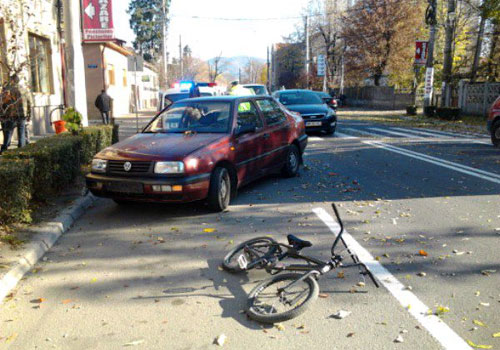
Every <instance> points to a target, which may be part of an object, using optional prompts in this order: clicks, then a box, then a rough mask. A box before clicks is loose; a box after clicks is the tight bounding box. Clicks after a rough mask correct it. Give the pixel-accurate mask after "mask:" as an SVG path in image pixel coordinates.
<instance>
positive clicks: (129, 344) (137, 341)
mask: <svg viewBox="0 0 500 350" xmlns="http://www.w3.org/2000/svg"><path fill="white" fill-rule="evenodd" d="M142 343H144V339H138V340H133V341H131V342H128V343H125V344H123V346H136V345H140V344H142Z"/></svg>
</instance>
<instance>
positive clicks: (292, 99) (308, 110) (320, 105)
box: [273, 89, 337, 135]
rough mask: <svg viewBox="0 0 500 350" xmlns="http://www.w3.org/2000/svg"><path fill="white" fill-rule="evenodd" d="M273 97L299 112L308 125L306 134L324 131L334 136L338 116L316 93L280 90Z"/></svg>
mask: <svg viewBox="0 0 500 350" xmlns="http://www.w3.org/2000/svg"><path fill="white" fill-rule="evenodd" d="M273 96H274V97H275V98H277V99H278V100H279V101H280V102H281V103H282V104H283V105H284V106H285V107H286V108H288V109H289V110H291V111H293V112H298V113H300V115H301V116H302V118H303V119H304V122H305V124H306V132H309V131H311V132H312V131H324V132H326V134H327V135H332V134H333V133H334V132H335V129H336V127H337V115H336V114H335V111H334V110H333V109H331V108H330V107H329V106H328V105H327V104H326V103H325V102H324V101H323V100H322V99H321V98H320V97H319V96H318V95H317V94H316V93H315V92H313V91H310V90H300V89H294V90H280V91H275V92H274V93H273Z"/></svg>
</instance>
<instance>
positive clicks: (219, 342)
mask: <svg viewBox="0 0 500 350" xmlns="http://www.w3.org/2000/svg"><path fill="white" fill-rule="evenodd" d="M226 339H227V337H226V335H225V334H224V333H222V334H221V335H219V336H218V337H216V338H215V339H214V344H216V345H218V346H224V343H225V342H226Z"/></svg>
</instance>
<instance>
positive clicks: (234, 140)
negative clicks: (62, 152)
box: [86, 96, 307, 211]
mask: <svg viewBox="0 0 500 350" xmlns="http://www.w3.org/2000/svg"><path fill="white" fill-rule="evenodd" d="M306 145H307V135H306V134H305V126H304V121H303V119H302V118H301V117H299V116H296V115H294V114H291V113H289V112H287V111H286V110H285V109H283V108H282V107H281V106H280V105H279V103H278V102H277V101H276V100H274V99H273V98H272V97H270V96H267V97H266V96H243V97H241V96H217V97H201V98H190V99H185V100H182V101H177V102H174V103H173V104H172V105H171V106H170V107H167V108H166V109H165V110H163V111H162V112H161V113H159V114H158V115H157V116H156V117H155V118H153V119H152V121H151V122H150V123H149V124H148V125H147V126H146V128H145V129H144V130H143V131H142V132H141V133H139V134H136V135H135V136H132V137H130V138H128V139H126V140H124V141H122V142H119V143H117V144H115V145H113V146H111V147H108V148H106V149H104V150H103V151H101V152H99V153H98V154H97V155H96V157H95V158H94V159H93V161H92V170H91V173H90V174H88V175H87V177H86V183H87V187H88V189H89V190H90V191H91V192H92V193H93V194H94V195H96V196H100V197H109V198H112V199H114V200H115V201H116V202H117V203H127V202H129V201H158V202H191V201H196V200H203V199H207V201H208V204H209V206H210V208H212V209H213V210H216V211H221V210H224V209H226V208H227V206H228V205H229V201H230V199H231V198H232V197H234V196H235V195H236V190H237V189H238V188H239V187H241V186H242V185H244V184H247V183H248V182H250V181H253V180H256V179H257V178H259V177H261V176H263V175H266V174H269V173H271V172H275V171H281V172H282V174H283V175H284V176H287V177H292V176H295V175H296V174H297V172H298V171H299V166H300V163H301V161H302V154H303V152H304V149H305V148H306Z"/></svg>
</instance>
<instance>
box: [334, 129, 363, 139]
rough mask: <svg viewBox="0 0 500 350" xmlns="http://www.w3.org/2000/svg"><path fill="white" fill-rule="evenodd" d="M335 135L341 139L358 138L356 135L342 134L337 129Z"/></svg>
mask: <svg viewBox="0 0 500 350" xmlns="http://www.w3.org/2000/svg"><path fill="white" fill-rule="evenodd" d="M335 136H337V137H339V138H342V139H359V137H357V136H351V135H347V134H343V133H341V132H338V131H336V132H335Z"/></svg>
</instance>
